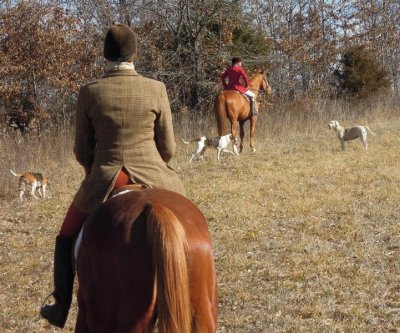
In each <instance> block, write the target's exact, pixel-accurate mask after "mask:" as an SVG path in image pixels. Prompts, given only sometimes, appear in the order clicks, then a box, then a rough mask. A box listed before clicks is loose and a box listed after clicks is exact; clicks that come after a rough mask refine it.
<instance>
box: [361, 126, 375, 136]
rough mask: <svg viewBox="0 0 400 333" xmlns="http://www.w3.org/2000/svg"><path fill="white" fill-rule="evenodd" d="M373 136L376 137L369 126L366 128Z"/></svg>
mask: <svg viewBox="0 0 400 333" xmlns="http://www.w3.org/2000/svg"><path fill="white" fill-rule="evenodd" d="M364 127H365V128H366V129H367V130H368V131H369V132H370V133H371V134H372V135H376V134H375V133H373V132H372V131H371V130H370V128H369V127H368V126H364Z"/></svg>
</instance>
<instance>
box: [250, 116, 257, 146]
mask: <svg viewBox="0 0 400 333" xmlns="http://www.w3.org/2000/svg"><path fill="white" fill-rule="evenodd" d="M256 123H257V117H251V119H250V149H251V151H252V152H253V153H255V151H256V147H255V142H254V141H255V134H256V133H255V132H256Z"/></svg>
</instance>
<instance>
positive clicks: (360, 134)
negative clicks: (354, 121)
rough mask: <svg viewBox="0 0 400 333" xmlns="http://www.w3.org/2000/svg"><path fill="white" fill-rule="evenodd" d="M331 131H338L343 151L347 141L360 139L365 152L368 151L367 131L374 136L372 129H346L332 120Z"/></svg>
mask: <svg viewBox="0 0 400 333" xmlns="http://www.w3.org/2000/svg"><path fill="white" fill-rule="evenodd" d="M328 127H329V129H334V130H335V131H336V134H337V137H338V139H339V141H340V145H341V146H342V150H345V144H344V143H345V141H350V140H354V139H357V138H360V140H361V142H362V144H363V145H364V147H365V150H367V149H368V142H367V130H368V131H369V132H370V133H371V134H372V135H376V134H375V133H372V131H371V130H370V128H369V127H368V126H354V127H350V128H344V127H342V126H340V125H339V122H338V121H336V120H332V121H331V122H330V123H329V125H328Z"/></svg>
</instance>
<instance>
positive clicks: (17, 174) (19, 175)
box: [10, 169, 22, 177]
mask: <svg viewBox="0 0 400 333" xmlns="http://www.w3.org/2000/svg"><path fill="white" fill-rule="evenodd" d="M10 171H11V173H12V174H13V175H14V176H15V177H21V176H22V173H15V172H14V171H12V170H11V169H10Z"/></svg>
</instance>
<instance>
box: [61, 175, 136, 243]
mask: <svg viewBox="0 0 400 333" xmlns="http://www.w3.org/2000/svg"><path fill="white" fill-rule="evenodd" d="M128 184H132V181H131V180H130V179H129V176H128V174H127V173H126V171H125V170H124V169H121V171H120V172H119V173H118V176H117V180H116V181H115V184H114V187H113V190H117V189H119V188H120V187H122V186H125V185H128ZM88 216H89V214H88V213H85V212H82V211H81V210H79V209H78V208H77V207H76V206H75V205H74V204H73V203H72V204H71V206H70V207H69V209H68V212H67V215H66V216H65V219H64V222H63V224H62V226H61V230H60V233H59V235H60V236H63V237H66V238H72V239H75V238H76V237H78V234H79V232H80V231H81V228H82V225H83V223H84V222H85V220H86V218H87V217H88Z"/></svg>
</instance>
